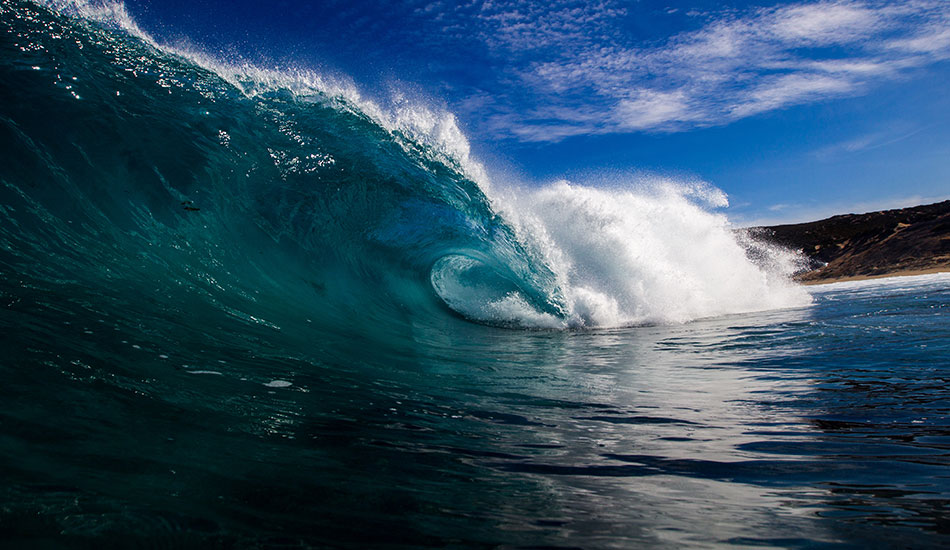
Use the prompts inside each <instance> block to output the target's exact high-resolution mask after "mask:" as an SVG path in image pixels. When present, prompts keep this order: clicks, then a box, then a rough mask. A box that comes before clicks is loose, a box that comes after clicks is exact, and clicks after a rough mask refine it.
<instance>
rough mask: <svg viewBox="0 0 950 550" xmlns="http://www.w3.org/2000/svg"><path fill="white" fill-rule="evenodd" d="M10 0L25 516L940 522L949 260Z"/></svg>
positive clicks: (5, 93)
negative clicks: (852, 279) (495, 168)
mask: <svg viewBox="0 0 950 550" xmlns="http://www.w3.org/2000/svg"><path fill="white" fill-rule="evenodd" d="M0 22H2V25H0V304H2V309H0V328H2V333H3V336H2V338H3V342H4V358H3V359H2V360H0V377H2V378H0V379H2V381H3V383H2V384H0V387H2V389H0V471H2V473H0V539H5V540H10V541H13V542H14V543H15V544H19V545H21V546H31V545H38V544H39V545H47V546H53V547H101V546H103V545H106V546H109V545H113V546H118V547H128V546H142V545H149V544H156V545H159V546H170V547H181V546H201V547H204V546H226V547H287V546H290V547H312V546H314V547H332V548H365V547H379V548H383V547H387V548H420V547H442V548H444V547H465V548H471V547H479V548H481V547H485V548H488V547H492V548H495V547H506V548H507V547H523V548H527V547H551V548H555V547H585V548H628V547H631V546H643V545H647V546H656V547H682V546H684V545H685V546H702V547H708V546H726V547H741V546H767V547H768V546H771V547H800V546H808V547H815V546H819V547H824V546H827V547H865V546H868V545H870V546H875V545H885V546H886V545H889V544H892V543H894V542H895V541H899V540H902V538H903V537H906V536H914V537H916V539H915V540H918V541H919V542H920V547H927V546H933V547H938V546H940V545H942V544H943V543H945V542H946V540H947V539H946V536H947V533H946V529H945V527H946V525H945V523H946V522H945V521H943V520H941V519H940V518H941V517H943V516H942V514H943V513H944V510H943V506H944V504H943V503H945V502H947V501H948V500H947V497H948V493H950V489H948V486H947V482H946V479H945V475H943V474H941V473H940V472H941V471H942V470H941V468H942V467H945V465H946V461H945V458H944V456H943V454H944V452H945V448H946V442H947V432H946V426H947V425H948V424H950V423H948V422H947V408H946V405H945V404H946V402H947V399H946V398H947V397H948V396H947V395H946V390H945V387H944V384H943V383H942V381H944V380H945V377H946V375H947V372H946V370H947V367H948V364H950V361H948V357H950V351H948V346H947V342H948V341H950V339H948V338H947V336H948V328H947V326H948V325H947V323H946V315H947V304H948V300H947V298H948V296H950V294H948V293H950V280H948V279H947V277H946V276H931V277H922V278H910V279H904V280H901V281H898V282H894V281H891V282H883V283H875V284H871V285H868V286H860V285H859V286H853V285H851V286H849V285H831V286H828V287H826V288H823V289H819V290H815V289H813V290H811V291H807V290H806V289H804V288H803V287H800V286H798V285H796V284H795V283H794V282H793V281H792V279H791V277H792V275H793V274H794V273H795V272H796V271H797V270H800V269H802V267H803V264H802V258H801V256H800V255H799V254H798V253H797V252H795V251H790V250H785V249H782V248H780V247H777V246H774V245H772V244H770V243H768V242H766V241H763V240H760V239H756V238H754V237H753V236H752V235H750V234H749V233H747V232H745V231H743V230H741V229H738V228H736V227H735V226H734V225H733V224H732V223H731V222H730V221H729V220H728V218H727V217H726V215H725V214H724V213H723V211H724V209H725V207H726V206H727V205H728V199H727V197H726V196H725V194H724V193H722V192H721V191H720V190H718V189H716V188H715V187H714V186H712V185H710V184H708V183H706V182H703V181H699V180H688V179H682V178H680V179H676V178H670V177H663V176H656V175H640V176H629V177H623V178H613V179H610V180H607V179H599V180H598V179H592V180H585V181H580V182H576V181H575V182H571V181H567V180H562V181H556V182H550V183H545V184H537V183H531V182H508V181H503V182H501V181H492V175H493V174H492V170H491V169H490V167H485V166H482V165H481V164H480V163H479V162H478V160H477V159H476V158H475V156H474V155H473V154H472V152H471V147H470V145H469V143H468V141H467V139H466V137H465V135H464V134H463V132H461V131H460V129H459V126H458V123H457V121H456V119H455V118H454V117H453V116H452V115H451V114H450V113H447V112H445V111H444V110H441V109H437V108H432V107H430V106H427V105H426V103H425V102H422V101H417V100H412V99H407V98H406V97H402V96H397V97H396V98H395V99H394V100H393V101H390V102H381V101H375V100H371V99H368V98H367V97H366V96H365V94H363V93H361V92H360V91H359V90H358V87H357V86H356V85H355V84H353V83H351V82H348V81H347V79H345V78H340V77H329V76H326V75H321V74H318V73H315V72H313V71H308V70H303V69H264V68H261V67H256V66H253V65H250V64H245V63H239V62H238V63H235V62H228V61H227V60H221V59H215V58H213V57H211V56H208V55H206V54H204V53H202V52H200V51H195V50H194V49H188V48H184V47H180V46H172V45H168V44H164V43H163V42H162V41H161V40H160V39H157V38H155V37H153V36H152V35H150V34H149V33H148V32H146V31H145V30H143V29H141V28H140V27H139V26H138V25H137V24H136V22H135V21H134V18H132V17H131V16H130V15H129V13H128V11H127V9H126V8H125V6H123V5H122V4H121V3H112V2H88V1H80V0H76V1H49V2H29V1H23V0H4V1H3V3H2V4H0ZM895 281H897V280H895ZM894 472H897V473H896V474H894Z"/></svg>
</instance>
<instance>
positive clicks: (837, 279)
mask: <svg viewBox="0 0 950 550" xmlns="http://www.w3.org/2000/svg"><path fill="white" fill-rule="evenodd" d="M947 272H950V266H946V265H945V266H938V267H931V268H927V269H903V270H899V271H892V272H890V273H884V274H882V275H855V276H852V277H829V278H827V279H817V280H810V281H799V282H800V283H801V284H803V285H809V286H810V285H826V284H831V283H843V282H846V281H869V280H871V279H886V278H890V277H909V276H912V275H930V274H932V273H947Z"/></svg>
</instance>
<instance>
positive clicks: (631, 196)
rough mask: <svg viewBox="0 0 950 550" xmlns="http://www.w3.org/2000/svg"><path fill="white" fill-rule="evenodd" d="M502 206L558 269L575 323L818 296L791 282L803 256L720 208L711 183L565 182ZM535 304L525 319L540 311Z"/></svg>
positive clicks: (721, 200) (656, 317)
mask: <svg viewBox="0 0 950 550" xmlns="http://www.w3.org/2000/svg"><path fill="white" fill-rule="evenodd" d="M497 202H498V204H501V205H504V209H505V210H504V214H505V216H506V218H507V219H509V220H511V221H512V222H513V223H514V224H515V225H516V227H517V230H518V233H519V235H521V237H522V238H523V239H525V241H526V245H528V246H529V247H530V248H532V249H533V250H535V251H536V252H537V253H538V254H540V255H541V256H542V257H543V258H544V261H545V262H546V263H547V264H548V265H549V266H551V268H552V269H553V270H554V272H555V274H556V277H557V279H558V286H559V287H560V289H561V291H562V292H563V294H564V301H565V302H566V307H567V312H566V313H567V319H566V320H565V325H566V326H575V327H578V326H583V327H590V326H598V327H605V326H624V325H634V324H642V323H670V322H674V323H675V322H684V321H689V320H693V319H698V318H703V317H711V316H717V315H724V314H732V313H743V312H751V311H759V310H765V309H774V308H787V307H800V306H805V305H808V304H809V303H810V302H811V299H810V297H809V295H808V293H807V292H805V290H804V289H802V288H801V287H799V286H798V285H796V284H794V283H793V282H792V281H791V278H790V277H791V274H792V273H793V272H794V271H795V270H796V269H798V268H799V266H800V257H799V256H798V255H797V254H795V253H792V252H790V251H787V250H784V249H781V248H778V247H773V246H769V245H767V244H765V243H761V242H757V241H755V240H753V239H751V238H750V237H749V236H748V235H746V234H744V233H743V232H741V231H736V229H735V228H734V227H733V226H732V225H731V224H730V223H729V221H728V219H727V218H726V216H725V215H724V214H721V213H718V212H716V211H715V210H714V209H715V208H717V207H722V206H725V204H726V197H725V195H724V194H723V193H722V192H721V191H720V190H718V189H715V188H713V187H710V186H707V185H704V184H701V183H700V184H697V183H694V182H684V183H677V182H675V181H672V180H662V179H654V180H653V181H649V182H647V181H639V182H637V185H635V186H634V185H632V184H631V185H630V186H629V187H626V188H618V187H617V186H606V187H597V188H595V187H586V186H581V185H576V184H571V183H569V182H566V181H560V182H557V183H554V184H551V185H548V186H544V187H541V188H535V189H520V190H518V191H517V192H512V193H508V194H506V195H504V198H503V200H500V201H497ZM507 306H508V307H506V308H504V312H505V313H506V314H508V315H513V314H514V315H517V312H515V311H513V309H512V307H511V306H512V302H511V301H510V300H509V301H508V303H507ZM528 309H529V310H528V311H525V312H524V313H523V314H521V315H523V321H522V322H523V323H524V324H530V323H531V320H532V319H533V318H535V317H536V316H537V313H536V312H534V311H531V310H530V308H528ZM498 320H501V321H510V320H511V319H498Z"/></svg>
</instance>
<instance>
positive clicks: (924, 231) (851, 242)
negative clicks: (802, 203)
mask: <svg viewBox="0 0 950 550" xmlns="http://www.w3.org/2000/svg"><path fill="white" fill-rule="evenodd" d="M751 231H752V233H753V234H755V235H758V236H760V237H764V238H766V239H768V240H771V241H773V242H775V243H777V244H780V245H783V246H786V247H789V248H792V249H795V250H801V251H802V253H803V254H804V255H805V256H806V257H807V258H808V260H809V262H810V268H811V269H809V270H808V271H805V272H803V273H801V274H799V275H798V277H797V278H798V279H799V280H800V281H801V282H803V283H818V282H829V281H833V280H846V279H862V278H873V277H878V276H889V275H901V274H915V273H930V272H937V271H950V200H947V201H943V202H939V203H936V204H930V205H926V206H914V207H910V208H900V209H896V210H885V211H881V212H869V213H866V214H844V215H839V216H833V217H831V218H828V219H824V220H819V221H814V222H808V223H798V224H789V225H776V226H771V227H757V228H753V229H752V230H751Z"/></svg>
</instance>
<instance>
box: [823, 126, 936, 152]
mask: <svg viewBox="0 0 950 550" xmlns="http://www.w3.org/2000/svg"><path fill="white" fill-rule="evenodd" d="M925 129H926V126H924V127H916V128H914V127H907V126H906V125H897V126H894V127H891V128H887V129H882V130H878V131H874V132H870V133H867V134H862V135H859V136H855V137H852V138H849V139H846V140H843V141H839V142H837V143H832V144H830V145H826V146H824V147H822V148H820V149H818V150H816V151H814V152H813V155H814V156H815V157H817V158H819V159H835V158H837V157H840V156H842V155H849V154H852V153H859V152H861V151H870V150H874V149H878V148H880V147H885V146H887V145H892V144H894V143H898V142H900V141H904V140H905V139H908V138H911V137H913V136H915V135H917V134H919V133H920V132H922V131H923V130H925Z"/></svg>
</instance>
